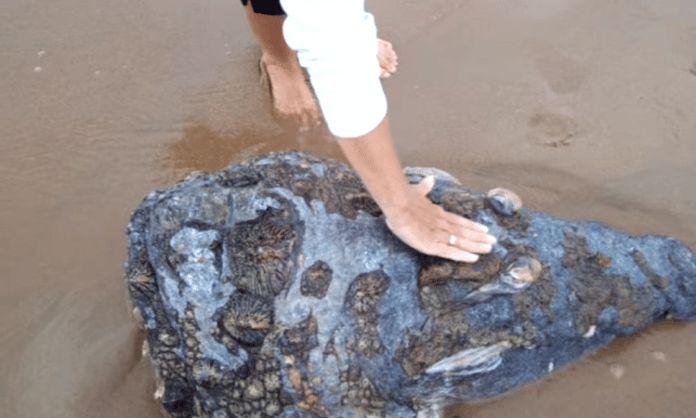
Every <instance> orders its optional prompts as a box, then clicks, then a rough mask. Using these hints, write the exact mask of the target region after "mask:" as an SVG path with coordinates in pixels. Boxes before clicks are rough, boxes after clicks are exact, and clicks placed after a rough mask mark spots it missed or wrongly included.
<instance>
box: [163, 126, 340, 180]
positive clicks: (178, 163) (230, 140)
mask: <svg viewBox="0 0 696 418" xmlns="http://www.w3.org/2000/svg"><path fill="white" fill-rule="evenodd" d="M289 149H295V150H301V151H308V152H313V153H316V154H320V155H323V156H325V157H330V158H336V159H340V160H343V161H345V157H343V154H342V153H341V149H340V148H339V147H338V145H337V144H336V139H334V138H333V137H331V136H330V135H329V134H328V133H327V132H325V131H324V130H323V129H317V130H315V131H311V132H296V133H295V135H293V134H292V132H288V131H282V132H280V133H279V134H276V135H272V136H263V135H260V134H258V133H241V134H236V133H227V132H223V131H221V130H218V129H213V128H210V127H208V126H204V125H189V126H186V127H184V129H183V133H182V135H181V137H180V138H179V139H178V140H177V141H175V142H173V143H172V144H171V145H169V146H168V147H167V149H166V151H165V153H164V156H163V158H162V169H163V171H164V172H165V173H167V175H168V176H170V177H172V178H170V179H168V180H170V181H171V180H173V179H180V178H182V176H185V175H186V174H188V173H190V172H191V171H214V170H220V169H222V168H225V167H227V166H228V165H230V164H233V163H236V162H239V161H243V160H246V159H249V158H252V157H254V156H256V155H260V154H265V153H268V152H272V151H282V150H289Z"/></svg>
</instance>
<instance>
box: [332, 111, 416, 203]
mask: <svg viewBox="0 0 696 418" xmlns="http://www.w3.org/2000/svg"><path fill="white" fill-rule="evenodd" d="M338 144H339V146H340V147H341V149H342V150H343V153H344V154H345V156H346V158H348V161H349V162H350V164H351V165H352V166H353V167H354V168H355V169H356V170H357V171H358V173H359V174H360V177H361V178H362V180H363V182H364V183H365V186H366V187H367V189H368V191H369V192H370V195H372V197H373V198H374V199H375V201H376V202H377V204H378V205H379V206H380V208H381V209H382V211H383V212H384V213H385V215H387V217H389V216H390V215H392V214H394V213H397V212H399V211H401V210H403V209H404V208H405V207H406V206H407V205H408V203H407V202H408V196H407V191H408V183H407V181H406V177H405V176H404V174H403V172H402V169H401V162H400V161H399V157H398V155H397V153H396V149H395V148H394V143H393V142H392V138H391V131H390V127H389V117H385V118H384V120H383V121H382V122H381V123H380V124H379V125H377V127H376V128H375V129H373V130H372V131H370V132H368V133H367V134H365V135H363V136H359V137H356V138H339V139H338Z"/></svg>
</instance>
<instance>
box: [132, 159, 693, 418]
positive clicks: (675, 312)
mask: <svg viewBox="0 0 696 418" xmlns="http://www.w3.org/2000/svg"><path fill="white" fill-rule="evenodd" d="M431 171H432V170H431ZM427 172H428V170H424V169H412V170H407V175H408V176H409V179H410V180H411V181H412V182H417V181H419V180H420V179H422V176H423V175H424V174H426V173H427ZM435 174H436V175H437V181H436V185H435V188H434V189H433V191H432V192H431V193H430V195H429V197H430V198H431V200H433V202H435V203H437V204H440V205H442V206H443V207H444V208H445V209H447V210H449V211H452V212H455V213H458V214H460V215H462V216H465V217H468V218H470V219H473V220H475V221H477V222H480V223H483V224H485V225H487V226H488V227H489V228H490V231H491V233H492V234H494V235H495V236H496V237H497V238H498V244H496V246H495V247H494V249H493V251H492V252H491V254H488V255H485V256H482V257H481V259H480V260H479V261H478V262H477V263H475V264H465V263H457V262H450V261H447V260H444V259H440V258H436V257H430V256H425V255H422V254H419V253H417V252H415V251H414V250H412V249H410V248H408V247H407V246H405V245H404V244H402V243H401V242H400V241H399V240H398V239H397V238H396V237H394V236H393V235H392V234H391V233H390V232H389V230H388V229H387V227H386V225H385V223H384V219H383V217H382V216H381V213H380V211H379V208H378V207H377V205H376V204H375V203H374V201H373V200H372V199H371V198H370V196H369V194H368V193H367V192H366V191H365V189H364V188H363V186H362V184H361V182H360V180H359V178H358V176H357V175H356V173H355V172H354V171H352V170H351V169H349V168H348V167H346V166H345V165H343V164H341V163H339V162H336V161H333V160H324V159H319V158H317V157H314V156H312V155H309V154H303V153H298V152H291V153H277V154H270V155H266V156H261V157H258V158H256V159H254V160H251V161H248V162H244V163H241V164H238V165H234V166H231V167H229V168H227V169H225V170H222V171H220V172H216V173H196V174H193V175H191V176H189V178H187V179H186V180H185V181H183V182H181V183H179V184H178V185H176V186H174V187H172V188H170V189H166V190H159V191H154V192H152V193H150V194H149V195H148V196H147V197H146V198H145V200H144V201H143V203H142V204H141V205H140V206H139V207H138V208H137V209H136V210H135V212H134V213H133V216H132V219H131V222H130V223H129V225H128V238H129V258H128V262H127V264H126V279H127V286H128V290H129V294H130V296H131V300H132V304H133V307H134V313H135V314H136V317H137V318H139V319H141V320H142V323H143V327H144V329H145V330H146V333H147V350H148V353H149V355H150V358H151V359H152V362H153V364H154V366H155V371H156V374H157V381H158V388H157V391H156V393H155V396H156V398H157V399H159V400H160V401H161V403H162V405H163V408H164V410H165V411H166V413H167V414H168V415H170V416H172V417H193V416H196V417H215V418H221V417H276V416H279V417H345V418H348V417H362V416H368V415H377V416H380V414H381V415H383V416H389V417H415V416H416V414H419V416H421V417H430V416H433V417H434V416H437V415H438V414H439V412H440V410H441V407H442V406H444V405H446V404H448V403H451V402H466V401H472V400H480V399H487V398H490V397H494V396H496V395H499V394H502V393H504V392H506V391H509V390H511V389H513V388H516V387H519V386H521V385H523V384H525V383H528V382H531V381H534V380H537V379H540V378H543V377H544V376H547V375H549V374H550V373H553V372H555V371H557V370H559V369H560V368H562V367H565V366H567V365H569V364H571V363H574V362H577V361H579V360H581V359H582V358H584V357H586V356H587V355H589V354H591V353H593V352H595V351H596V350H597V349H599V348H600V347H602V346H605V345H607V344H608V343H610V342H611V341H612V340H613V339H614V338H615V337H616V336H620V335H629V334H633V333H636V332H638V331H640V330H641V329H643V328H645V327H647V326H648V325H649V324H651V323H652V322H654V321H656V320H659V319H663V318H665V317H670V318H673V319H678V320H686V319H691V318H693V317H694V316H696V256H695V255H694V253H693V252H692V251H691V250H690V249H689V248H688V247H686V246H685V245H684V244H682V243H680V242H678V241H676V240H674V239H670V238H665V237H658V236H632V235H628V234H624V233H620V232H617V231H614V230H612V229H611V228H609V227H607V226H605V225H602V224H599V223H583V222H577V221H567V220H560V219H555V218H552V217H550V216H546V215H544V214H540V213H534V212H529V211H526V210H524V209H522V210H519V211H516V210H515V209H516V207H515V208H514V209H513V206H514V205H509V204H508V205H506V203H509V202H508V201H506V200H505V199H502V200H501V199H499V197H498V196H496V197H491V198H487V197H486V195H485V194H483V193H480V192H476V191H472V190H469V189H466V188H464V187H462V186H461V185H459V184H458V183H457V182H456V180H455V179H453V178H452V177H451V176H449V175H447V174H446V173H443V172H438V171H437V170H435ZM500 203H502V204H500Z"/></svg>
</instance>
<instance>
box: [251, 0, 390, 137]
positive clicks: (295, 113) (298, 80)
mask: <svg viewBox="0 0 696 418" xmlns="http://www.w3.org/2000/svg"><path fill="white" fill-rule="evenodd" d="M246 14H247V18H248V20H249V25H250V26H251V30H252V32H254V35H255V36H256V39H258V41H259V44H260V45H261V50H262V52H263V54H262V56H261V61H262V65H263V66H265V71H266V73H267V74H268V79H269V80H270V84H271V86H270V89H271V95H272V97H273V107H274V108H275V109H276V111H277V112H278V114H279V115H280V116H281V117H288V118H291V119H295V120H296V121H297V122H298V123H299V124H300V125H304V126H306V125H308V124H311V123H318V122H319V121H320V120H321V113H320V111H319V106H318V105H317V102H316V99H315V98H314V94H313V93H312V90H311V89H310V87H309V85H308V84H307V81H306V80H305V78H304V71H303V70H302V67H301V66H300V63H299V61H298V60H297V53H295V51H293V50H292V49H290V47H289V46H288V44H287V43H285V38H283V21H284V20H285V16H268V15H262V14H258V13H254V11H253V9H252V7H251V2H249V3H247V5H246ZM378 57H379V64H380V67H381V68H382V72H381V75H380V77H382V78H386V77H389V76H391V74H392V73H394V72H395V71H396V66H397V56H396V52H394V48H393V47H392V44H391V43H389V42H387V41H384V40H382V39H380V40H379V48H378Z"/></svg>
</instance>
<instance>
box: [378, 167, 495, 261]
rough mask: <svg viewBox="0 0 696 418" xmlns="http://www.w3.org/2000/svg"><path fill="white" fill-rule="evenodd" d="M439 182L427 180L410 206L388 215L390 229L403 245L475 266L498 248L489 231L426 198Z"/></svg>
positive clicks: (413, 192) (413, 190)
mask: <svg viewBox="0 0 696 418" xmlns="http://www.w3.org/2000/svg"><path fill="white" fill-rule="evenodd" d="M434 185H435V178H434V177H432V176H429V177H426V178H425V179H423V180H422V181H421V182H420V183H418V184H416V185H412V186H410V187H409V190H408V205H406V206H404V207H402V208H401V209H399V210H397V211H391V212H390V213H385V216H386V222H387V226H388V227H389V229H390V230H391V231H392V232H393V233H394V234H395V235H396V236H397V237H399V239H401V241H403V242H404V243H406V244H407V245H409V246H410V247H413V248H414V249H416V250H418V251H420V252H422V253H425V254H429V255H434V256H438V257H444V258H448V259H451V260H455V261H464V262H469V263H473V262H475V261H476V260H478V258H479V256H478V254H486V253H489V252H490V251H491V247H492V245H493V244H495V242H496V240H495V237H493V236H492V235H489V234H488V233H487V232H488V228H487V227H486V226H484V225H481V224H479V223H476V222H473V221H471V220H469V219H466V218H463V217H461V216H458V215H455V214H453V213H450V212H447V211H445V210H444V209H443V208H442V207H440V206H438V205H436V204H434V203H432V202H431V201H430V199H428V198H427V197H426V196H427V194H428V193H430V191H431V190H432V188H433V186H434Z"/></svg>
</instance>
